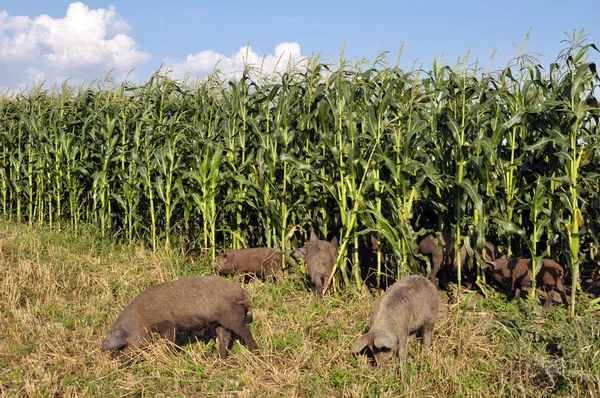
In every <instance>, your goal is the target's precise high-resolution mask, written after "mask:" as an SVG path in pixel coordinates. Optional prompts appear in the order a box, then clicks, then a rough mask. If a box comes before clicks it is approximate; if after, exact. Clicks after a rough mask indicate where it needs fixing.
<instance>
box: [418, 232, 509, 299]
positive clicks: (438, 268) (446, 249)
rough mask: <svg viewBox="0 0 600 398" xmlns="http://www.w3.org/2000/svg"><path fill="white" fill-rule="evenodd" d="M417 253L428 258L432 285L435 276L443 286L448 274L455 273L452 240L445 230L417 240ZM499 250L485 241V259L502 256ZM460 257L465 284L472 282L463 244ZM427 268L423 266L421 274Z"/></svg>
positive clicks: (471, 272)
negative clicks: (419, 240)
mask: <svg viewBox="0 0 600 398" xmlns="http://www.w3.org/2000/svg"><path fill="white" fill-rule="evenodd" d="M418 251H419V253H421V254H423V255H424V256H425V257H427V258H428V260H429V263H430V265H431V274H430V275H429V280H430V281H431V283H433V284H434V285H436V286H438V285H437V283H436V277H438V279H439V286H440V287H442V288H445V287H446V285H447V283H448V276H449V274H451V273H456V271H457V267H456V264H454V259H455V257H456V256H455V253H456V250H455V249H454V240H453V239H452V235H451V234H449V233H446V232H443V233H442V232H436V234H435V235H429V236H426V237H425V238H423V240H421V242H419V248H418ZM502 257H504V256H502V255H501V254H500V252H498V250H497V249H496V247H495V246H494V245H493V244H491V243H490V242H485V260H486V261H494V260H496V259H498V258H502ZM460 258H461V263H462V273H463V275H464V276H465V279H466V281H467V284H473V282H474V278H475V273H474V272H473V271H472V270H470V269H469V266H468V263H469V257H468V255H467V249H466V248H465V247H464V246H463V247H461V249H460ZM426 273H427V268H426V267H423V275H426Z"/></svg>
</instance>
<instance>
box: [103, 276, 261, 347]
mask: <svg viewBox="0 0 600 398" xmlns="http://www.w3.org/2000/svg"><path fill="white" fill-rule="evenodd" d="M251 306H252V301H251V299H250V295H249V294H248V293H247V292H246V291H245V290H244V289H242V288H240V287H239V286H237V285H236V284H235V283H233V282H230V281H227V280H225V279H223V278H221V277H218V276H206V277H200V278H187V279H180V280H176V281H170V282H164V283H160V284H158V285H156V286H153V287H151V288H149V289H147V290H145V291H143V292H142V293H140V294H139V295H138V296H137V297H135V298H134V299H133V300H132V301H131V302H130V303H129V304H128V305H127V306H126V307H125V308H124V309H123V311H121V314H120V315H119V317H118V318H117V320H116V321H115V322H114V323H113V325H112V327H111V329H110V331H109V333H108V335H107V336H106V339H105V340H104V342H103V343H102V351H118V352H120V353H126V352H128V351H130V350H132V349H137V348H141V347H143V346H144V345H145V344H146V343H147V342H148V341H149V340H150V338H151V333H153V332H154V333H158V334H159V335H160V336H162V337H164V338H167V339H168V340H170V341H172V342H173V343H174V342H175V339H176V337H177V334H178V333H179V332H194V333H199V334H202V333H203V332H205V331H207V330H210V329H212V330H213V331H216V334H217V336H218V337H219V353H220V355H221V357H222V358H226V357H227V349H228V345H229V342H230V341H231V332H233V333H235V334H236V335H238V336H240V337H241V338H242V339H243V340H244V342H245V343H246V345H247V346H248V348H249V349H250V350H254V351H256V350H258V346H257V345H256V342H255V341H254V338H253V337H252V333H251V332H250V328H248V325H247V324H246V322H245V319H246V315H247V313H248V311H249V310H250V309H251Z"/></svg>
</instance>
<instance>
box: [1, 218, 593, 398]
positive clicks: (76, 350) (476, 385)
mask: <svg viewBox="0 0 600 398" xmlns="http://www.w3.org/2000/svg"><path fill="white" fill-rule="evenodd" d="M208 272H209V271H208V268H207V267H206V265H202V264H190V263H187V262H185V261H184V260H182V259H179V258H173V257H172V256H169V255H167V254H166V253H163V252H158V253H152V252H151V251H149V250H146V249H144V248H141V247H136V248H123V247H116V246H114V247H111V246H106V245H101V244H98V243H97V242H96V241H94V240H93V239H91V238H87V237H75V236H72V235H69V234H67V233H62V234H58V233H56V232H48V231H39V230H35V229H30V228H28V227H25V226H22V225H14V224H7V223H4V222H0V281H1V286H0V309H1V312H2V317H1V319H0V357H1V359H0V395H2V396H99V395H104V396H130V395H134V396H152V397H160V396H186V397H193V396H203V397H204V396H239V397H257V396H289V397H312V396H328V397H329V396H345V397H365V396H382V397H387V396H398V395H401V396H418V397H441V396H489V395H494V396H497V395H503V396H513V395H524V396H542V395H547V394H549V393H551V392H552V391H553V390H552V389H556V382H555V381H554V380H550V379H549V378H548V377H547V375H545V374H544V372H546V371H547V369H546V368H547V366H546V365H544V364H541V365H540V364H537V365H536V363H535V361H533V360H525V358H527V355H529V352H518V349H516V351H515V350H512V351H511V350H510V349H507V348H506V347H507V344H509V343H511V342H510V341H509V340H510V339H509V340H508V343H507V339H506V338H504V337H503V335H502V333H501V330H502V329H501V328H496V327H494V325H497V323H498V317H497V315H495V314H494V313H493V312H482V310H481V308H480V307H479V308H478V305H475V307H476V308H475V310H472V309H469V310H468V311H467V310H462V309H460V308H459V306H454V307H451V308H449V310H448V312H447V313H446V314H444V315H442V316H441V317H440V318H439V319H438V321H437V323H436V329H435V334H434V341H433V346H432V349H431V351H430V352H428V353H424V352H423V351H422V348H421V346H420V345H419V344H418V342H417V341H416V340H411V341H410V348H409V354H408V357H407V358H406V361H405V363H404V364H403V365H402V364H400V363H394V364H392V365H391V366H389V367H387V368H376V367H374V366H372V365H371V364H370V363H369V360H368V358H366V357H362V356H361V357H355V356H352V355H350V354H349V349H350V347H351V346H352V345H353V344H354V342H355V340H356V338H357V337H358V336H359V335H360V334H361V333H363V331H364V330H365V328H366V327H367V325H368V319H369V311H370V308H371V305H372V303H373V301H374V299H375V297H373V296H372V295H371V294H369V293H359V292H344V293H341V294H333V295H328V296H326V297H325V299H324V303H323V305H320V304H319V303H318V302H317V300H316V296H315V295H314V293H311V292H310V291H308V290H307V288H306V287H305V285H304V283H303V282H302V280H300V279H299V278H298V277H296V276H294V275H288V277H287V278H286V282H285V283H282V284H270V283H263V282H261V281H251V282H250V283H248V284H246V285H244V287H245V288H246V289H247V290H248V292H249V293H250V294H251V295H252V297H253V302H254V310H253V318H254V321H253V323H252V324H251V329H252V332H253V334H254V336H255V339H256V341H257V343H258V345H259V346H260V348H261V352H260V354H259V355H253V354H251V353H250V352H249V351H248V350H246V348H245V346H243V344H240V343H239V342H238V341H236V343H235V345H234V347H233V349H232V350H231V352H230V356H229V358H228V359H227V360H224V361H223V360H220V359H218V355H217V350H216V347H215V344H214V342H211V343H208V344H202V343H199V344H190V345H187V346H184V347H182V348H180V349H174V348H173V347H169V346H168V345H167V344H165V343H164V342H161V341H157V342H156V343H155V344H153V345H152V346H150V347H149V348H148V350H146V351H143V352H140V354H139V355H140V360H139V361H136V362H135V363H134V364H132V365H131V366H128V367H124V366H121V365H120V364H119V363H118V362H117V361H115V360H112V359H111V358H110V357H109V356H108V355H105V354H103V353H101V352H100V345H101V343H102V340H103V339H104V336H105V334H106V332H107V331H108V328H109V326H110V324H111V322H112V321H113V320H114V319H115V317H116V316H117V314H118V313H119V311H120V310H121V308H122V307H123V306H124V305H125V304H126V303H127V302H128V301H129V300H131V299H132V298H133V297H134V296H135V295H136V294H137V293H139V292H140V291H141V290H143V289H145V288H147V287H148V286H151V285H153V284H155V283H158V282H162V281H166V280H170V279H176V278H180V277H182V276H184V275H185V276H187V275H202V274H207V273H208ZM517 341H519V340H518V339H517ZM511 344H516V343H515V342H514V341H513V342H512V343H511ZM515 347H523V345H519V344H516V345H515ZM525 347H526V345H525ZM544 360H545V361H546V362H544ZM541 361H542V362H543V363H546V364H547V358H546V359H544V358H542V359H541ZM544 369H546V370H544ZM593 383H594V380H593V378H592V379H591V382H590V383H588V384H583V383H582V384H576V385H577V386H578V388H581V390H578V389H573V390H572V391H575V392H576V394H575V395H579V393H580V394H581V395H586V392H590V391H591V392H592V393H593V394H596V393H598V391H599V390H600V388H597V389H595V390H594V389H593V385H594V384H593ZM590 385H591V386H592V387H589V386H590ZM582 386H583V387H586V386H587V387H586V388H587V390H585V389H584V388H583V387H582ZM590 388H592V389H591V390H590ZM577 392H579V393H577Z"/></svg>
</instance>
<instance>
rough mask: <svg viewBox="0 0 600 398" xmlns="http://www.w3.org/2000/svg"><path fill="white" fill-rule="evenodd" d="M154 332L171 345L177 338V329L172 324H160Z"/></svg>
mask: <svg viewBox="0 0 600 398" xmlns="http://www.w3.org/2000/svg"><path fill="white" fill-rule="evenodd" d="M153 330H154V331H156V332H157V333H158V334H159V335H160V337H163V338H165V339H167V340H169V341H170V342H171V343H175V339H176V338H177V327H176V326H175V325H174V324H173V323H172V322H160V323H158V324H156V325H154V327H153Z"/></svg>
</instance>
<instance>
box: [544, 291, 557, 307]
mask: <svg viewBox="0 0 600 398" xmlns="http://www.w3.org/2000/svg"><path fill="white" fill-rule="evenodd" d="M555 293H556V292H555V291H554V289H549V290H548V296H546V301H545V302H544V308H548V307H550V304H552V299H553V298H554V294H555Z"/></svg>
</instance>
